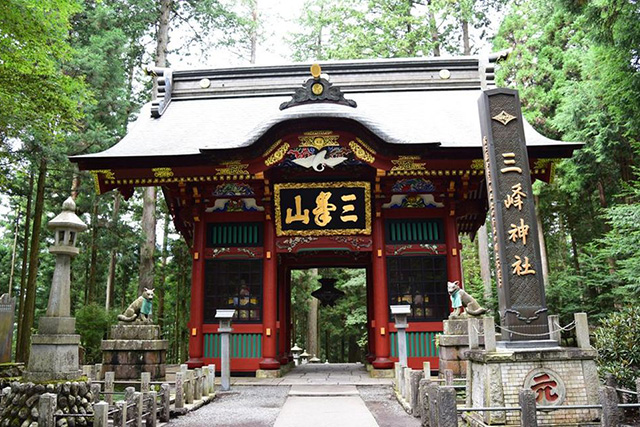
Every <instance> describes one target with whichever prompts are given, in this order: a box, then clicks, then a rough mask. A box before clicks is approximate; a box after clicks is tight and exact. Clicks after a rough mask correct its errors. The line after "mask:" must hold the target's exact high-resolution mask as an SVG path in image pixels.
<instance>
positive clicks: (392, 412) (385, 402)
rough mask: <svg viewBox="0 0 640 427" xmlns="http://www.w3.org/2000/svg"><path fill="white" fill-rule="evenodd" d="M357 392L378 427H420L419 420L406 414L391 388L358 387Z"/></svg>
mask: <svg viewBox="0 0 640 427" xmlns="http://www.w3.org/2000/svg"><path fill="white" fill-rule="evenodd" d="M358 392H359V393H360V397H362V400H364V403H365V404H366V405H367V408H368V409H369V411H371V413H372V414H373V416H374V418H375V419H376V421H377V423H378V425H379V426H380V427H414V426H415V427H419V426H420V418H414V417H412V416H411V415H409V414H407V413H406V411H405V410H404V408H403V407H402V406H401V405H400V404H399V403H398V400H397V399H396V396H395V395H394V393H393V389H392V388H391V386H384V387H383V386H376V387H369V386H358Z"/></svg>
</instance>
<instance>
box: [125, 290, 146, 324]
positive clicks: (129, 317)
mask: <svg viewBox="0 0 640 427" xmlns="http://www.w3.org/2000/svg"><path fill="white" fill-rule="evenodd" d="M152 301H153V289H147V288H144V292H142V295H140V296H139V297H138V298H137V299H136V300H135V301H134V302H132V303H131V305H129V307H127V309H126V310H125V311H124V313H122V314H119V315H118V320H120V321H123V322H133V321H136V320H137V321H139V322H145V323H150V322H151V307H152Z"/></svg>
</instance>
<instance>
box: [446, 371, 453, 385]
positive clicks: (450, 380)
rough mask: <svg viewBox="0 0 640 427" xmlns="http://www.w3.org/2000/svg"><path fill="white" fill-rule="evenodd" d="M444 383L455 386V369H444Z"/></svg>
mask: <svg viewBox="0 0 640 427" xmlns="http://www.w3.org/2000/svg"><path fill="white" fill-rule="evenodd" d="M444 385H446V386H453V371H452V370H451V369H445V370H444Z"/></svg>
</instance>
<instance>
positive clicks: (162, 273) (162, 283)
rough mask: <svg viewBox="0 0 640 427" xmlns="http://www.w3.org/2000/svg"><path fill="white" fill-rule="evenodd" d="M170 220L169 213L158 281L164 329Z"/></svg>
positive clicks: (161, 325)
mask: <svg viewBox="0 0 640 427" xmlns="http://www.w3.org/2000/svg"><path fill="white" fill-rule="evenodd" d="M169 221H171V217H170V216H169V213H167V214H166V215H165V217H164V229H163V236H162V252H161V264H160V282H158V292H157V294H158V317H157V322H158V326H160V330H161V331H162V327H163V326H164V294H165V290H166V289H165V286H166V285H167V244H168V242H169V237H168V236H169Z"/></svg>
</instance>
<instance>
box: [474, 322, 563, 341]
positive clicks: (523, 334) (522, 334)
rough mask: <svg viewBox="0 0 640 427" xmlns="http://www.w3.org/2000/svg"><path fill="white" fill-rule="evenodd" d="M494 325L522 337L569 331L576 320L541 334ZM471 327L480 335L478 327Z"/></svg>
mask: <svg viewBox="0 0 640 427" xmlns="http://www.w3.org/2000/svg"><path fill="white" fill-rule="evenodd" d="M496 326H497V327H498V329H500V330H503V331H507V332H509V333H511V334H515V335H520V336H523V337H544V336H547V335H549V334H554V333H556V332H562V331H571V330H573V329H575V328H576V322H575V320H574V321H573V322H571V323H569V324H568V325H566V326H560V325H558V329H555V330H553V331H549V332H546V333H542V334H525V333H522V332H516V331H512V330H511V329H508V328H505V327H504V326H500V325H496ZM473 329H474V330H475V331H476V334H478V335H481V333H480V331H479V330H478V328H477V327H476V325H473Z"/></svg>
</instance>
